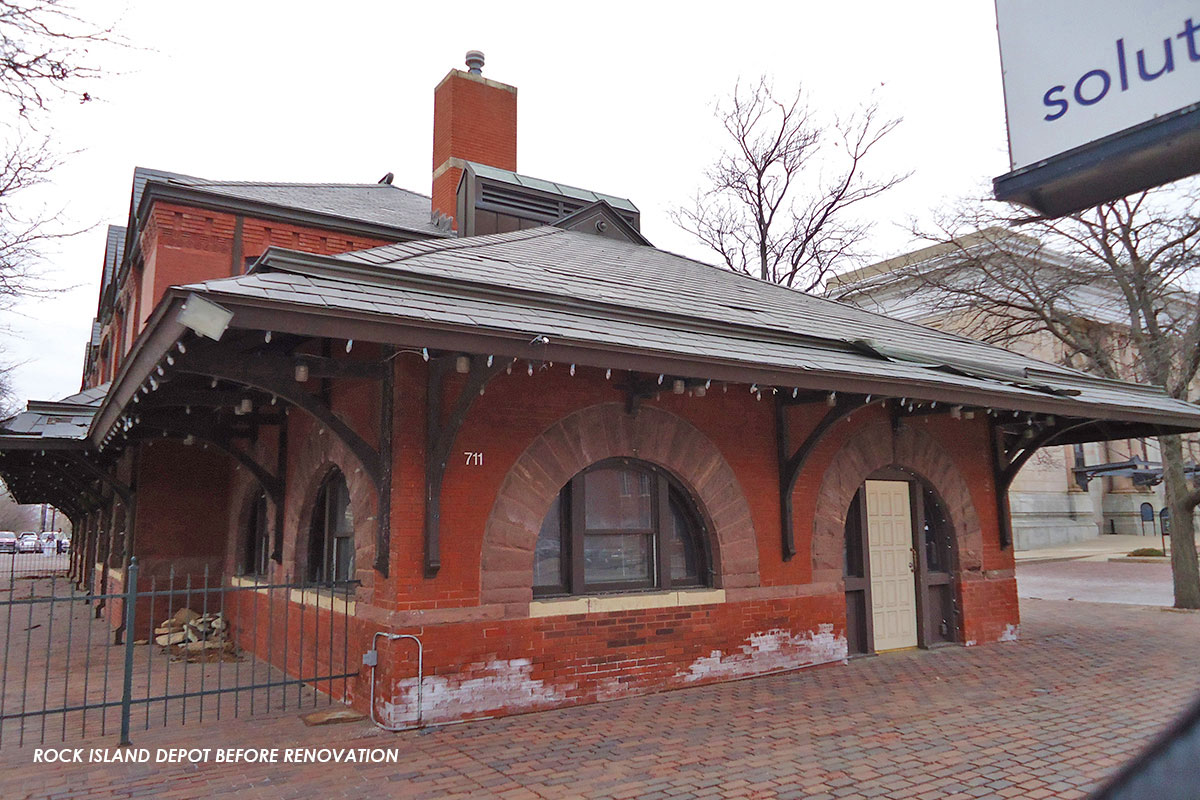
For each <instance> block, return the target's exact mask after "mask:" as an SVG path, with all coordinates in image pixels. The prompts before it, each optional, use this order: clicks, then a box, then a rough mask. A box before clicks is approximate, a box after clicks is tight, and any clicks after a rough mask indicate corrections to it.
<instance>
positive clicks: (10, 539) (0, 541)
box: [0, 531, 17, 553]
mask: <svg viewBox="0 0 1200 800" xmlns="http://www.w3.org/2000/svg"><path fill="white" fill-rule="evenodd" d="M15 552H17V534H15V533H13V532H12V531H0V553H15Z"/></svg>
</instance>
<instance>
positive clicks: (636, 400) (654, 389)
mask: <svg viewBox="0 0 1200 800" xmlns="http://www.w3.org/2000/svg"><path fill="white" fill-rule="evenodd" d="M613 388H614V389H619V390H620V391H622V392H624V393H625V413H626V414H636V413H637V410H638V406H639V405H641V402H642V401H643V400H649V399H650V398H652V397H654V396H655V395H656V394H658V392H659V391H660V389H661V388H662V387H660V386H659V385H658V384H657V383H655V382H653V381H651V380H646V379H639V378H638V376H637V373H634V372H630V373H629V374H627V375H626V376H625V380H623V381H621V382H620V383H614V384H613Z"/></svg>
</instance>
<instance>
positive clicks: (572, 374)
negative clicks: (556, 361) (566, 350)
mask: <svg viewBox="0 0 1200 800" xmlns="http://www.w3.org/2000/svg"><path fill="white" fill-rule="evenodd" d="M571 377H572V378H574V377H575V365H574V364H572V365H571Z"/></svg>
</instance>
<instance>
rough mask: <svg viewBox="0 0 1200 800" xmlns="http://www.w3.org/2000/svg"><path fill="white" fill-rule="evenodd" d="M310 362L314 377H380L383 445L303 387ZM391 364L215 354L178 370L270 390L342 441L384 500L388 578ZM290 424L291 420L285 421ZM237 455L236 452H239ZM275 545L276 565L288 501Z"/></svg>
mask: <svg viewBox="0 0 1200 800" xmlns="http://www.w3.org/2000/svg"><path fill="white" fill-rule="evenodd" d="M298 363H305V364H306V365H307V366H309V370H310V371H309V376H310V377H339V378H367V379H378V380H379V381H380V384H381V391H382V392H383V397H382V398H381V404H380V405H381V408H380V410H381V425H380V431H379V446H378V448H375V447H372V446H371V445H370V444H368V443H367V441H366V440H365V439H363V438H362V437H361V436H359V435H358V433H357V432H356V431H355V430H354V429H353V428H351V427H350V426H349V425H347V424H346V423H345V422H343V421H342V420H341V419H340V418H338V417H337V416H336V415H335V414H334V413H333V411H332V409H330V408H329V406H328V405H326V404H325V403H324V402H322V400H321V398H319V397H318V396H316V395H314V394H311V393H309V392H307V391H305V390H304V388H302V387H301V386H300V385H299V384H298V383H297V382H296V379H295V371H296V365H297V364H298ZM392 368H393V366H392V364H391V363H390V362H387V361H385V363H383V364H378V363H375V364H361V365H352V366H342V365H340V364H338V363H336V362H334V361H333V360H331V359H323V358H320V357H314V356H302V357H299V358H297V359H293V358H288V357H285V356H267V355H255V356H251V357H249V358H246V359H244V360H243V361H241V362H239V363H237V364H231V363H228V362H224V361H222V360H220V359H219V358H217V357H216V356H215V355H214V354H211V353H210V354H205V355H203V356H199V357H197V356H190V357H189V358H188V359H187V360H185V361H182V362H181V363H180V364H179V365H178V367H177V368H176V369H177V370H178V371H179V372H185V373H190V374H193V375H203V376H205V377H209V378H216V379H218V380H224V381H230V382H232V383H240V384H242V385H243V386H249V387H252V388H255V389H259V390H262V391H264V392H269V393H271V394H273V395H275V396H276V397H279V398H280V399H281V400H283V401H284V402H286V403H289V404H290V405H292V406H295V407H296V408H298V409H300V410H301V411H304V412H305V413H307V414H308V415H309V416H311V417H312V418H313V419H315V420H316V421H317V422H318V423H320V424H321V425H324V426H325V428H327V429H328V430H329V432H330V433H332V434H333V435H334V436H336V437H337V438H338V439H340V440H341V442H342V444H344V445H345V446H346V448H347V449H348V450H350V452H351V453H353V454H354V457H355V458H356V459H357V460H358V462H359V464H360V465H362V469H363V471H364V472H366V474H367V477H368V478H370V480H371V483H372V484H374V486H375V493H376V497H377V499H378V503H379V509H378V512H377V514H376V517H377V527H376V532H375V564H374V567H375V569H377V570H379V571H380V572H381V573H382V574H383V575H384V577H387V570H388V561H389V558H388V548H389V543H390V531H389V526H390V520H391V494H392V493H391V418H392V408H393V405H392V394H393V390H392V386H393V384H392ZM284 424H285V426H286V420H285V423H284ZM279 441H280V445H279V449H280V464H279V467H280V472H279V475H280V476H282V474H283V471H282V469H283V465H284V463H285V462H284V456H283V450H284V448H285V447H286V444H285V442H286V441H287V437H286V436H285V435H283V433H282V431H281V434H280V440H279ZM235 458H236V456H235ZM275 508H276V518H275V523H276V524H275V531H276V532H275V546H274V552H273V553H272V554H271V557H272V558H273V559H275V561H276V563H282V561H283V540H282V531H283V524H282V523H283V511H282V509H283V503H282V502H279V503H276V506H275Z"/></svg>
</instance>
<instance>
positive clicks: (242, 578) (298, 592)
mask: <svg viewBox="0 0 1200 800" xmlns="http://www.w3.org/2000/svg"><path fill="white" fill-rule="evenodd" d="M229 584H230V586H234V587H238V588H253V587H257V586H260V585H261V586H263V588H260V589H255V591H257V592H258V593H259V594H265V595H267V596H271V595H273V594H275V593H276V590H274V589H270V588H267V587H268V586H270V585H271V584H268V583H267V582H266V580H265V579H258V578H254V577H251V576H248V575H233V576H231V577H230V578H229ZM276 586H277V584H276ZM280 591H282V590H280ZM288 592H289V595H288V599H289V600H291V601H292V602H293V603H296V604H297V605H302V606H314V607H316V608H317V609H323V610H326V611H335V612H337V613H339V614H347V615H353V614H354V613H355V611H356V609H357V607H358V604H357V603H356V602H355V601H354V600H348V599H346V598H345V597H339V596H338V595H336V594H334V593H332V592H331V591H329V590H328V589H289V590H288Z"/></svg>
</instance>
